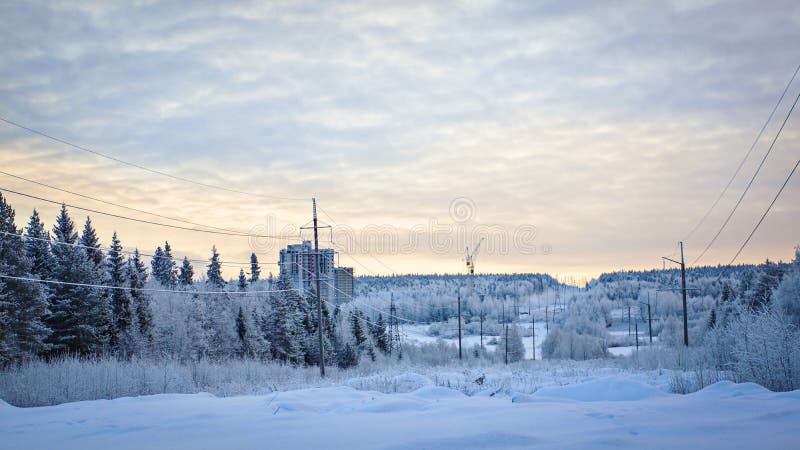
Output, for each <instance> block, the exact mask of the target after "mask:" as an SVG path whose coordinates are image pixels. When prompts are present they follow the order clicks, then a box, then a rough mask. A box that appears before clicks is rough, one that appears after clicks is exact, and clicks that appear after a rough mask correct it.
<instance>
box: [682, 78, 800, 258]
mask: <svg viewBox="0 0 800 450" xmlns="http://www.w3.org/2000/svg"><path fill="white" fill-rule="evenodd" d="M798 100H800V93H798V94H797V97H796V98H795V99H794V103H792V106H791V108H789V112H787V113H786V117H785V118H784V119H783V123H781V126H780V128H779V129H778V132H777V133H776V134H775V137H774V138H773V139H772V143H771V144H770V146H769V148H768V149H767V151H766V153H764V157H763V158H761V162H760V163H759V164H758V167H757V168H756V171H755V172H754V173H753V176H752V177H751V178H750V181H749V182H748V183H747V186H746V187H745V189H744V191H742V194H741V195H740V196H739V199H738V200H737V201H736V204H735V205H734V207H733V209H732V210H731V212H730V214H728V217H727V218H726V219H725V222H723V223H722V226H721V227H720V228H719V230H718V231H717V233H716V234H715V235H714V237H713V238H712V239H711V241H710V242H709V243H708V245H706V247H705V248H704V249H703V251H702V252H701V253H700V255H699V256H697V258H695V259H694V261H692V265H695V264H697V261H699V260H700V259H701V258H702V257H703V255H705V254H706V252H707V251H708V249H710V248H711V246H712V245H714V242H716V241H717V238H718V237H719V236H720V234H722V231H723V230H725V227H726V226H727V225H728V223H729V222H730V220H731V218H732V217H733V215H734V213H736V210H737V209H738V208H739V205H741V203H742V200H743V199H744V197H745V195H747V192H748V191H749V190H750V187H751V186H752V185H753V181H755V179H756V177H757V176H758V174H759V172H760V171H761V168H762V167H763V166H764V162H765V161H766V160H767V157H769V155H770V153H772V149H773V148H774V147H775V143H776V142H777V141H778V138H779V137H780V136H781V132H782V131H783V129H784V127H785V126H786V122H788V121H789V117H791V115H792V112H794V108H795V106H797V101H798Z"/></svg>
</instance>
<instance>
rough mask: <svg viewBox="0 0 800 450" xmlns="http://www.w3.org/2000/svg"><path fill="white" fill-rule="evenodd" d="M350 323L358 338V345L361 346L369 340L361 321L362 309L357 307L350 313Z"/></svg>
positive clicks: (354, 336)
mask: <svg viewBox="0 0 800 450" xmlns="http://www.w3.org/2000/svg"><path fill="white" fill-rule="evenodd" d="M350 324H351V329H352V331H353V338H354V339H355V340H356V346H357V347H359V348H360V347H361V346H362V345H364V343H365V342H367V335H366V334H365V333H364V326H363V324H362V323H361V311H359V310H358V309H356V310H355V311H354V312H351V313H350Z"/></svg>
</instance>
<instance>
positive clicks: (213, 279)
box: [206, 245, 225, 288]
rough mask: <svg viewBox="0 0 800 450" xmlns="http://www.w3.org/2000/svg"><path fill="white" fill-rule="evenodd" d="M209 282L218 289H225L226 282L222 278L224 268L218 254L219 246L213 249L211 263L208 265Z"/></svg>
mask: <svg viewBox="0 0 800 450" xmlns="http://www.w3.org/2000/svg"><path fill="white" fill-rule="evenodd" d="M206 276H207V277H208V282H209V283H210V284H211V285H212V286H215V287H217V288H223V287H225V280H224V279H223V278H222V266H221V264H220V260H219V253H217V246H216V245H214V246H212V247H211V263H210V264H209V265H208V271H207V272H206Z"/></svg>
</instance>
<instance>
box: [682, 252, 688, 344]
mask: <svg viewBox="0 0 800 450" xmlns="http://www.w3.org/2000/svg"><path fill="white" fill-rule="evenodd" d="M681 297H682V298H683V345H685V346H686V347H688V346H689V325H688V320H687V318H686V263H685V262H684V260H683V241H681Z"/></svg>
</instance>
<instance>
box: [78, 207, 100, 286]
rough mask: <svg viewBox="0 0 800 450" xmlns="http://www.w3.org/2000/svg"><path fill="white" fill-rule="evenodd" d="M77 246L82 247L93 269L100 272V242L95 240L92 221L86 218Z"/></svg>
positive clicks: (95, 235) (95, 234)
mask: <svg viewBox="0 0 800 450" xmlns="http://www.w3.org/2000/svg"><path fill="white" fill-rule="evenodd" d="M79 244H80V245H81V246H83V250H84V252H85V253H86V257H87V258H88V259H89V261H90V262H91V263H92V264H93V265H94V267H95V269H96V270H98V272H100V271H101V270H102V269H101V267H102V265H103V251H102V250H100V240H99V239H98V238H97V232H96V231H95V229H94V227H92V219H91V218H89V217H88V216H87V217H86V223H84V225H83V233H81V239H80V241H79Z"/></svg>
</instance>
